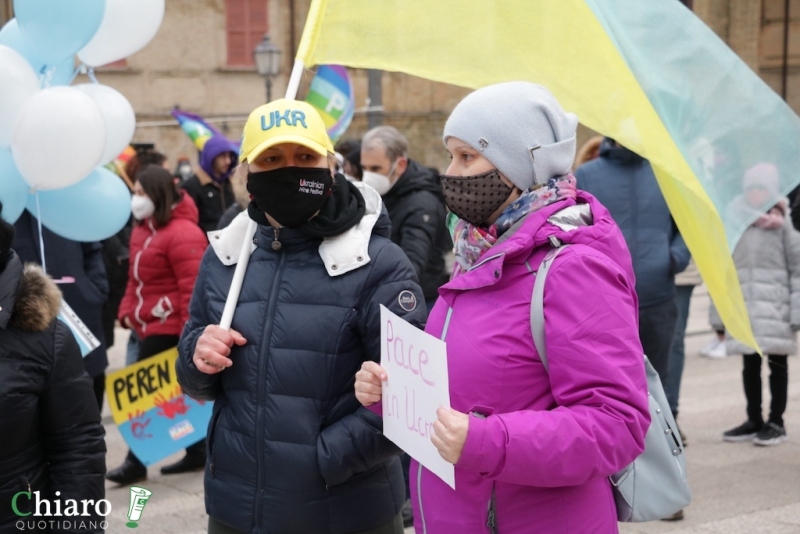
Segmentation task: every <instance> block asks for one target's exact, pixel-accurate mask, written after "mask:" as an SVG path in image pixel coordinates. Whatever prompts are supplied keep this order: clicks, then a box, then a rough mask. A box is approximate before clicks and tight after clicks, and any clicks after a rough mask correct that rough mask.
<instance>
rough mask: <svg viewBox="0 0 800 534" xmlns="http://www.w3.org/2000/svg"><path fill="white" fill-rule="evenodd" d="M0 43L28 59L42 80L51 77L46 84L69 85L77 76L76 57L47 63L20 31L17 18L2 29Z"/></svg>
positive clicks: (0, 30)
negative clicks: (53, 63) (37, 54)
mask: <svg viewBox="0 0 800 534" xmlns="http://www.w3.org/2000/svg"><path fill="white" fill-rule="evenodd" d="M0 44H1V45H6V46H7V47H9V48H13V49H14V50H16V51H17V52H19V54H20V55H21V56H22V57H24V58H25V59H27V60H28V63H30V64H31V68H32V69H33V71H34V72H35V73H36V74H38V75H39V79H40V80H41V79H42V78H44V77H45V76H47V77H49V83H46V84H44V85H46V86H54V85H69V84H70V83H72V79H73V78H74V77H75V58H74V57H73V56H69V57H68V58H66V59H63V60H61V61H60V62H58V63H56V64H55V65H47V64H46V63H45V62H44V61H43V60H41V59H39V58H38V57H37V56H36V54H34V53H33V50H32V48H31V46H30V45H29V44H28V42H27V41H26V40H25V37H23V35H22V32H20V31H19V24H17V19H11V20H9V21H8V22H6V23H5V25H4V26H3V28H2V29H0Z"/></svg>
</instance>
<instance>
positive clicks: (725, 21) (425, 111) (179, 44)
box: [0, 0, 800, 170]
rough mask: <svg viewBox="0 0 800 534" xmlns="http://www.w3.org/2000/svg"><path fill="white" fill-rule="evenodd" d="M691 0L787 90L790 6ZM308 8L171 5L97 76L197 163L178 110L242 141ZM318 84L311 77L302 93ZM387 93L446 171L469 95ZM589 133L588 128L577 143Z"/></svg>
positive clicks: (174, 0) (794, 0) (141, 125)
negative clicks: (257, 63) (267, 67)
mask: <svg viewBox="0 0 800 534" xmlns="http://www.w3.org/2000/svg"><path fill="white" fill-rule="evenodd" d="M676 1H677V0H676ZM687 1H688V2H690V3H692V4H693V6H692V7H693V9H694V11H695V13H696V14H697V15H698V16H699V17H700V18H701V19H702V20H703V21H704V22H705V23H706V24H708V26H709V27H710V28H711V29H713V30H714V31H715V32H716V33H717V34H718V35H719V36H720V37H721V38H722V39H723V40H724V41H725V42H726V43H728V45H729V46H730V47H731V48H732V49H733V50H734V51H735V52H736V53H737V54H738V55H739V56H740V57H741V58H742V59H743V60H744V61H745V63H747V64H748V65H749V66H750V67H751V68H753V70H755V71H756V72H758V73H759V75H760V76H761V77H762V78H763V79H764V80H765V82H766V83H768V84H769V85H770V86H771V87H772V88H773V89H774V90H775V91H776V92H778V94H781V93H782V91H783V87H784V61H783V52H784V24H785V22H784V21H785V17H784V13H785V8H786V2H787V0H693V1H692V0H687ZM12 4H13V1H12V0H0V23H2V22H4V21H5V20H7V19H8V18H9V17H10V16H12V15H13V13H12ZM309 5H310V0H166V12H165V16H164V21H163V23H162V25H161V28H160V30H159V32H158V34H157V35H156V36H155V38H154V39H153V40H152V41H151V42H150V43H149V44H148V45H147V47H145V48H144V49H143V50H142V51H140V52H138V53H136V54H134V55H132V56H130V57H129V58H127V60H126V61H124V62H122V63H121V64H117V65H114V66H109V67H105V68H99V69H97V70H96V72H95V74H96V76H97V79H98V80H99V81H100V83H103V84H106V85H109V86H112V87H114V88H116V89H118V90H119V91H121V92H122V93H123V94H124V95H125V96H126V97H127V98H128V100H130V102H131V104H132V105H133V107H134V109H135V110H136V114H137V128H136V133H135V136H134V141H136V142H151V143H155V145H156V147H157V148H158V149H160V150H161V151H163V152H165V153H166V154H167V155H168V156H169V158H170V161H171V162H173V163H174V162H175V161H176V160H177V158H178V157H180V156H188V157H190V159H191V160H192V161H193V162H195V161H196V151H195V149H194V147H193V146H192V144H191V143H190V142H189V139H188V138H187V137H186V135H185V134H184V133H183V132H182V131H181V130H180V128H178V126H177V123H176V122H175V121H174V120H173V119H172V117H171V116H170V114H169V112H170V110H171V109H172V108H173V107H174V106H179V107H180V108H182V109H185V110H187V111H192V112H195V113H199V114H201V115H203V116H204V117H206V118H207V119H208V120H209V121H210V122H212V123H213V124H214V125H215V126H217V127H219V128H220V129H221V130H223V131H224V132H226V133H227V134H228V135H229V137H231V138H238V137H239V136H240V134H241V130H242V126H243V124H244V120H245V119H246V116H247V113H248V112H249V111H250V110H252V109H253V108H254V107H256V106H257V105H259V104H261V103H263V102H264V101H265V100H266V95H265V83H264V79H263V78H261V77H260V76H259V75H258V74H257V73H256V72H255V68H254V67H253V66H252V56H251V54H250V53H249V52H248V51H249V50H252V48H253V47H254V46H255V44H256V43H257V42H258V41H259V40H260V39H261V36H262V34H263V33H264V32H266V33H269V35H270V37H271V39H272V41H273V42H275V43H276V44H277V45H278V46H279V47H280V48H281V49H282V51H283V55H282V69H281V73H280V75H279V76H278V77H277V78H276V79H275V80H274V82H273V88H272V96H273V98H277V97H279V96H283V94H284V93H285V90H286V84H287V82H288V78H289V74H290V72H291V67H292V63H293V58H294V53H295V50H296V47H297V44H298V42H299V40H300V36H301V34H302V30H303V24H304V22H305V18H306V15H307V12H308V8H309ZM789 11H790V17H789V27H788V29H789V39H788V57H787V59H788V61H787V67H788V68H787V69H786V75H785V78H786V81H785V86H786V95H785V96H786V98H787V101H788V102H789V104H790V105H791V106H792V107H793V109H795V110H800V75H799V74H800V70H798V65H799V64H800V0H789ZM242 21H244V23H242ZM351 74H352V77H353V81H354V89H355V95H356V110H357V111H356V116H355V119H354V120H353V123H352V125H351V127H350V129H349V130H348V132H347V133H346V134H345V138H360V136H361V135H362V134H363V133H364V132H365V131H366V129H367V115H366V112H365V110H366V107H367V86H368V83H367V73H366V71H364V70H361V69H353V70H351ZM311 78H312V75H311V73H310V72H306V74H305V75H304V77H303V83H302V84H301V89H300V96H302V95H303V94H304V91H305V89H306V87H307V85H308V83H309V82H310V80H311ZM76 81H78V82H85V81H86V80H85V79H81V78H80V77H79V79H78V80H76ZM381 87H382V93H383V108H384V110H383V122H384V124H391V125H394V126H396V127H397V128H399V129H400V130H401V131H403V132H404V133H406V135H407V136H408V138H409V142H410V145H411V147H410V155H411V157H412V158H414V159H417V160H419V161H421V162H422V163H424V164H426V165H430V166H436V167H438V168H440V169H441V170H444V168H445V167H446V165H447V163H446V162H447V159H446V154H445V152H444V149H443V146H442V143H441V140H440V139H441V131H442V127H443V124H444V121H445V119H446V117H447V115H448V114H449V112H450V111H451V110H452V108H453V106H454V105H455V104H456V103H457V102H458V101H459V100H460V99H461V98H462V97H463V96H464V95H465V94H467V93H468V92H469V91H468V90H467V89H464V88H460V87H455V86H451V85H446V84H441V83H435V82H431V81H428V80H424V79H420V78H416V77H413V76H408V75H405V74H399V73H390V72H385V73H383V75H382V83H381ZM590 135H592V132H590V131H588V130H586V129H583V128H582V129H581V130H580V131H579V143H580V142H582V141H584V140H585V139H587V138H588V137H589V136H590Z"/></svg>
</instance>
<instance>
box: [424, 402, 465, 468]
mask: <svg viewBox="0 0 800 534" xmlns="http://www.w3.org/2000/svg"><path fill="white" fill-rule="evenodd" d="M436 416H437V417H438V419H437V420H436V422H435V423H433V436H432V437H431V441H433V444H434V446H435V447H436V449H437V450H438V451H439V454H440V455H441V456H442V458H444V459H445V460H446V461H448V462H450V463H451V464H453V465H455V464H457V463H458V459H459V458H461V451H462V450H464V443H466V441H467V432H468V431H469V416H468V415H467V414H465V413H461V412H459V411H458V410H454V409H452V408H450V409H447V408H439V409H438V410H436Z"/></svg>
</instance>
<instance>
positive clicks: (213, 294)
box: [177, 216, 426, 534]
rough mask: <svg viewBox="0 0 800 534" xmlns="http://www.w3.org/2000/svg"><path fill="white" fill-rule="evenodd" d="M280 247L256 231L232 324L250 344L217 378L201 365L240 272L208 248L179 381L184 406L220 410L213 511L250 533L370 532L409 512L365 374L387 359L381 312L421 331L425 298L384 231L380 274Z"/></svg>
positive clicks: (377, 242) (300, 246)
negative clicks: (204, 339)
mask: <svg viewBox="0 0 800 534" xmlns="http://www.w3.org/2000/svg"><path fill="white" fill-rule="evenodd" d="M382 218H385V216H384V217H382ZM380 226H381V227H384V228H385V225H380ZM280 236H281V238H280V241H281V243H282V248H281V249H280V250H278V251H275V250H273V249H272V247H271V244H272V242H273V237H274V232H273V229H272V228H270V227H266V226H259V230H258V232H257V236H256V242H257V248H256V250H255V251H254V252H253V254H252V256H251V257H250V262H249V266H248V269H247V275H246V276H245V280H244V284H243V287H242V290H241V295H240V297H239V305H238V307H237V309H236V313H235V314H234V317H233V324H232V328H233V329H235V330H237V331H238V332H240V333H242V335H244V337H245V338H246V339H247V344H245V345H244V346H241V347H236V346H235V347H234V348H233V350H232V353H231V359H232V360H233V366H232V367H230V368H228V369H226V370H225V371H223V372H222V373H220V374H215V375H207V374H203V373H201V372H199V371H198V370H197V368H196V367H195V366H194V364H193V363H192V355H193V353H194V349H195V345H196V343H197V339H198V337H199V336H200V334H201V333H202V331H203V329H204V328H205V327H206V325H209V324H219V321H220V317H221V315H222V309H223V306H224V304H225V297H226V295H227V293H228V289H229V287H230V282H231V278H232V276H233V272H234V268H235V265H232V266H224V265H223V264H222V263H221V262H220V261H219V259H218V258H217V256H216V255H215V254H214V251H213V249H212V248H211V247H209V249H208V250H207V251H206V255H205V257H204V258H203V263H202V264H201V267H200V274H199V275H198V277H197V282H196V284H195V290H194V294H193V296H192V302H191V305H190V310H189V312H190V319H189V322H188V323H187V324H186V328H185V329H184V332H183V335H182V336H181V341H180V344H179V351H180V357H179V358H178V363H177V373H178V381H179V382H180V384H181V386H182V387H183V388H184V391H185V392H186V393H188V394H189V395H191V396H193V397H195V398H199V399H214V400H215V404H214V413H213V416H212V419H211V422H210V423H209V429H208V458H209V459H208V464H207V466H206V476H205V491H206V510H207V512H208V513H209V515H211V516H212V517H214V518H216V519H218V520H220V521H222V522H224V523H226V524H228V525H230V526H231V527H233V528H235V529H236V530H238V531H241V532H259V533H289V532H291V533H295V532H308V533H322V532H324V533H331V534H335V533H346V532H358V531H363V530H368V529H371V528H374V527H376V526H379V525H381V524H383V523H386V522H388V521H389V520H390V519H391V518H392V517H394V516H395V515H396V514H397V513H398V512H399V511H400V508H401V507H402V505H403V501H404V484H403V477H402V473H401V469H400V462H399V460H398V458H397V457H396V455H397V454H398V453H399V450H398V449H397V447H396V446H395V445H394V444H392V443H391V442H390V441H388V440H387V439H386V438H385V437H384V436H383V433H382V429H383V423H382V419H381V418H380V417H379V416H378V415H376V414H375V413H373V412H371V411H370V410H367V409H366V408H363V407H361V406H360V404H359V403H358V401H357V400H356V398H355V393H354V390H353V383H354V378H355V373H356V371H358V369H359V368H360V366H361V364H362V363H363V362H364V361H366V360H370V359H371V360H375V361H377V360H378V359H379V358H380V339H379V338H380V305H381V304H383V305H384V306H386V307H388V308H389V309H390V310H391V311H392V312H394V313H396V314H398V315H400V316H403V317H404V318H405V319H406V320H407V321H409V322H411V323H412V324H415V325H417V326H421V325H422V324H424V322H425V319H426V310H425V305H424V302H422V292H421V290H420V288H419V286H418V285H417V283H416V282H415V279H416V276H415V274H414V270H413V268H412V267H411V265H410V263H409V262H408V260H407V259H406V257H405V255H404V254H403V252H402V251H401V250H400V249H399V248H398V247H397V246H396V245H394V244H393V243H392V242H391V241H389V240H388V239H386V238H385V237H379V236H377V235H376V234H375V230H374V229H373V233H372V236H371V238H370V242H369V250H368V253H369V257H370V260H371V261H370V262H369V263H368V264H366V265H364V266H362V267H360V268H358V269H356V270H353V271H350V272H348V273H346V274H343V275H340V276H335V277H331V276H329V275H328V273H327V271H326V268H325V266H324V264H323V261H322V259H321V258H320V254H319V252H318V247H319V244H320V240H319V239H314V238H311V237H308V236H305V235H303V234H302V233H300V231H298V230H291V229H286V228H284V229H281V230H280ZM401 295H402V296H403V297H405V299H404V300H403V303H404V305H405V307H406V308H408V309H409V311H406V310H404V309H403V308H401V306H400V297H401ZM412 295H413V298H412ZM409 302H414V303H415V305H412V304H409Z"/></svg>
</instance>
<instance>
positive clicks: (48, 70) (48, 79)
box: [39, 65, 56, 89]
mask: <svg viewBox="0 0 800 534" xmlns="http://www.w3.org/2000/svg"><path fill="white" fill-rule="evenodd" d="M55 70H56V69H55V67H48V66H47V65H45V66H43V67H42V70H41V71H39V74H41V75H42V81H41V83H40V84H39V87H40V88H41V89H47V88H48V87H50V84H51V83H52V81H53V71H55Z"/></svg>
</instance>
